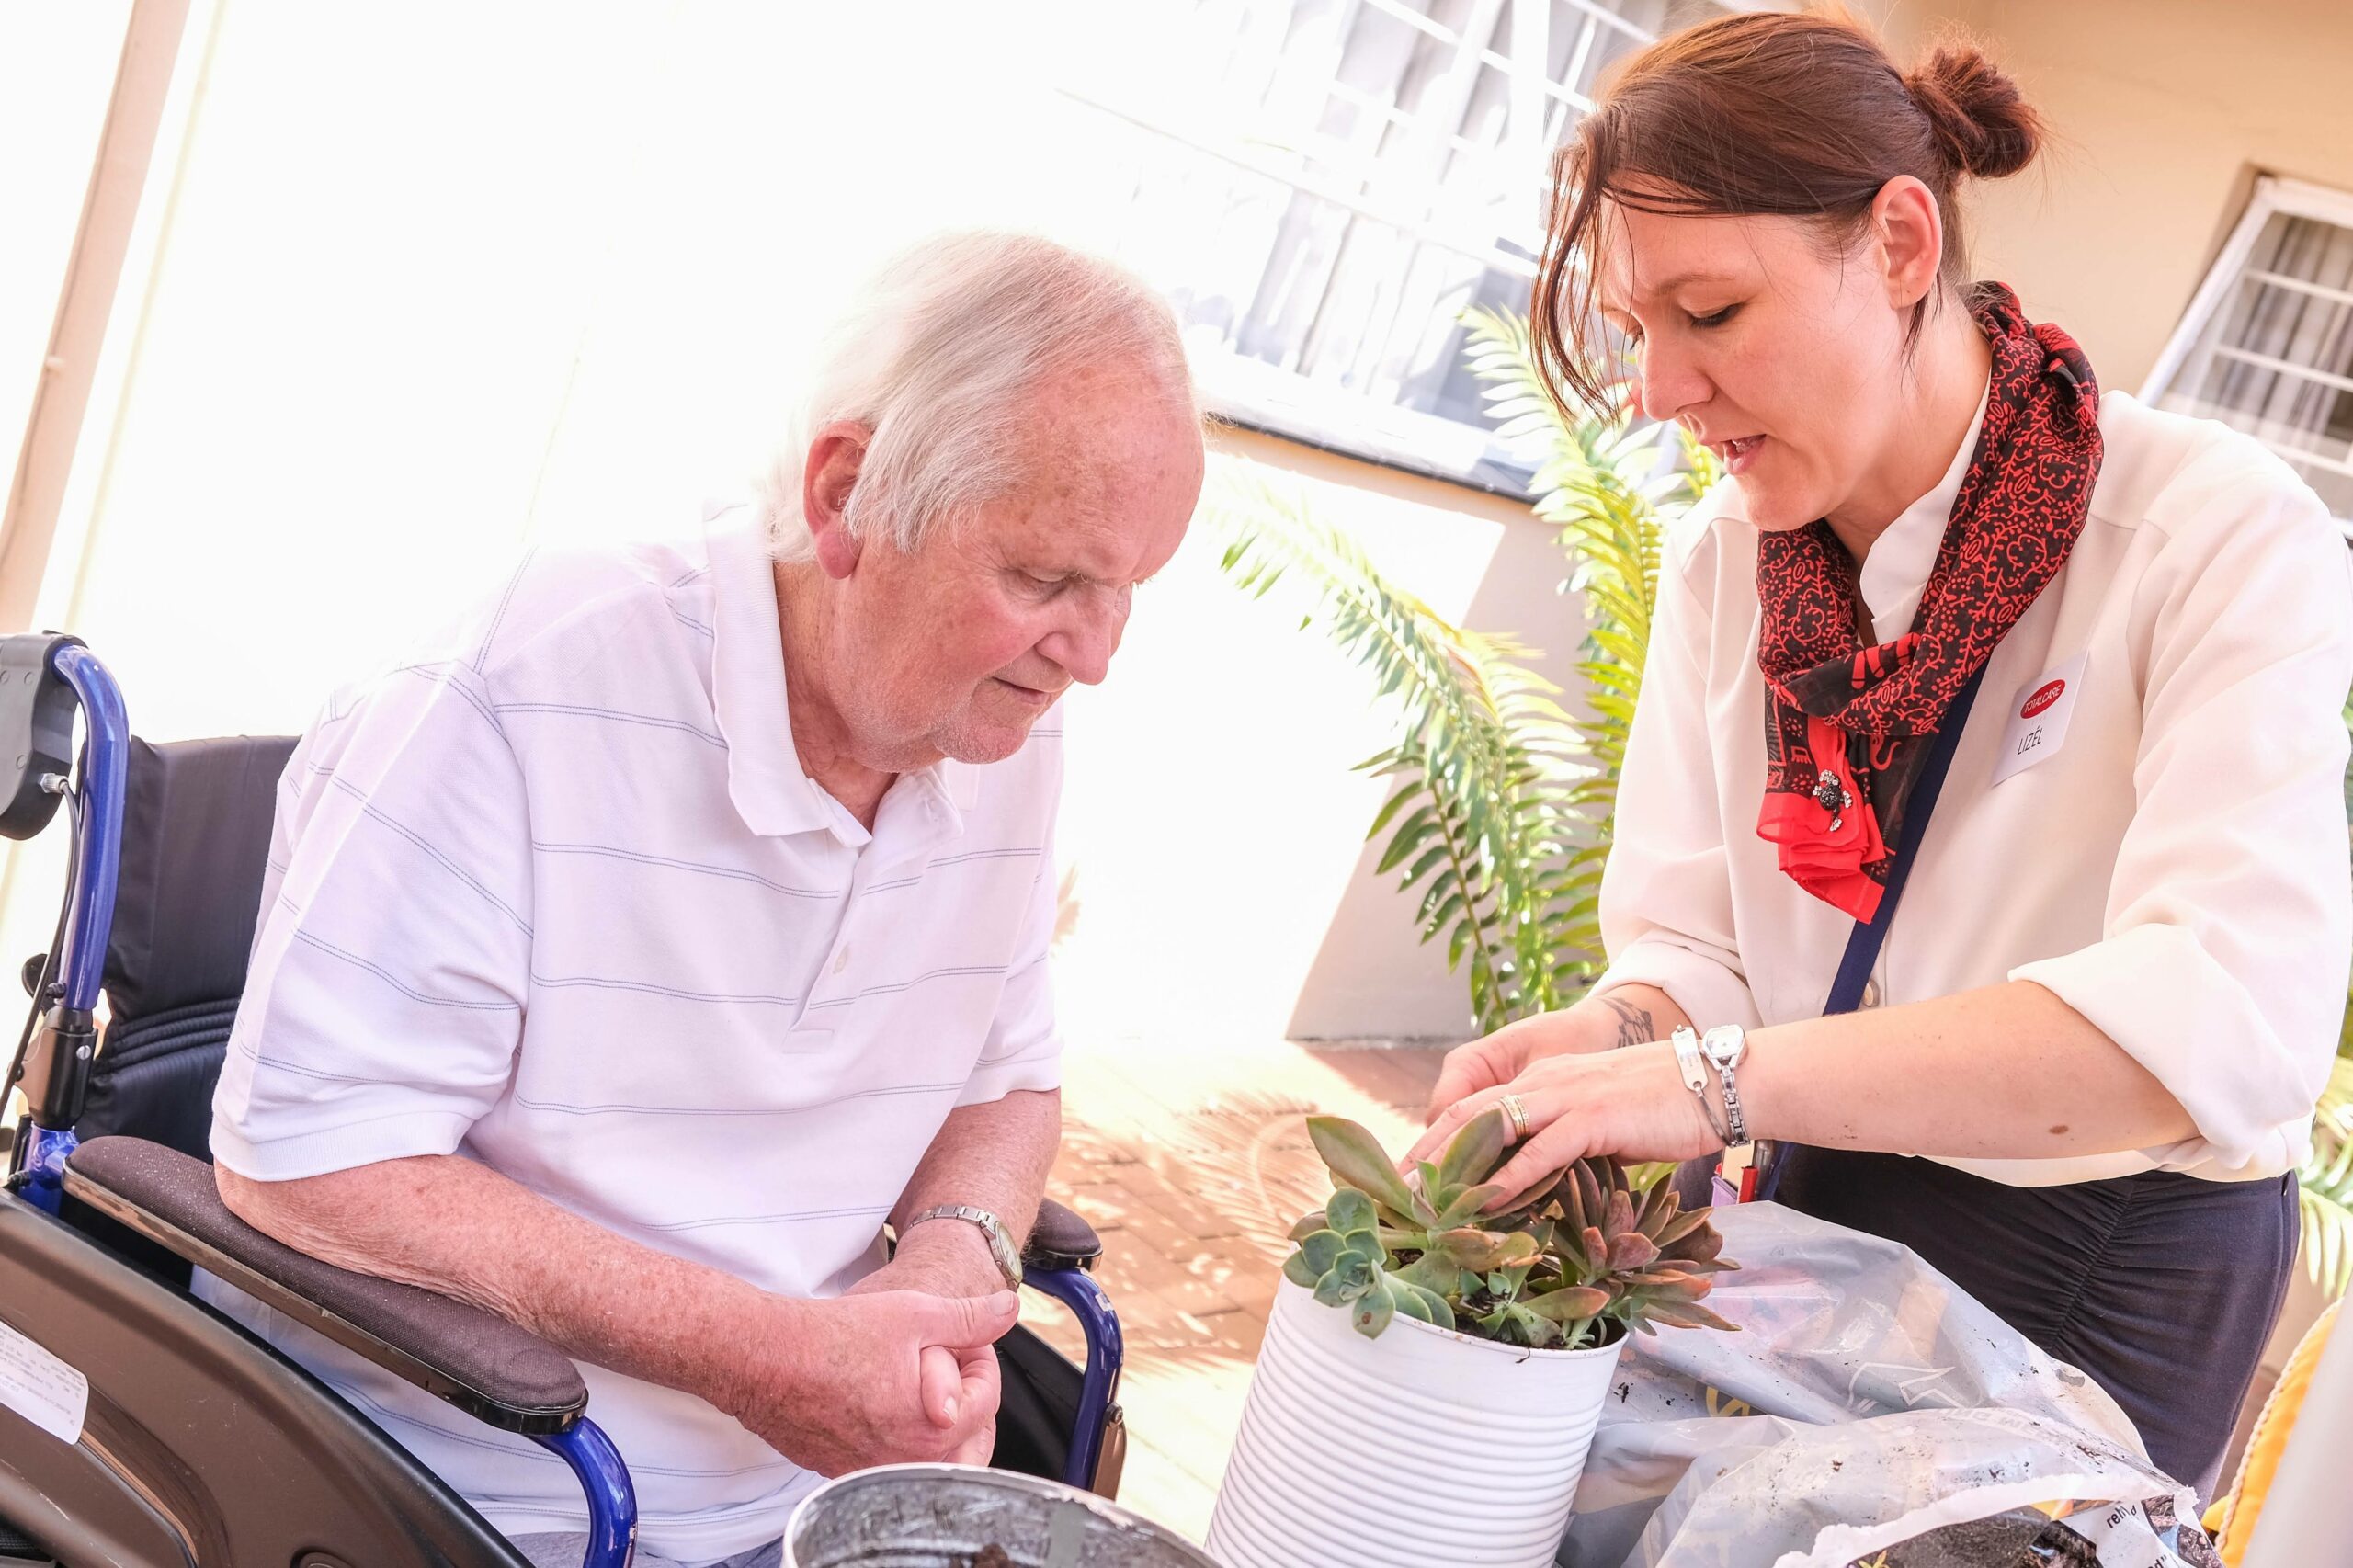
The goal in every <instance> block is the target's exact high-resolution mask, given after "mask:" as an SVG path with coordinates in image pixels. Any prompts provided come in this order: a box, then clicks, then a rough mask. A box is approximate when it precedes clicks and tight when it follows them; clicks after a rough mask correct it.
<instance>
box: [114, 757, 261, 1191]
mask: <svg viewBox="0 0 2353 1568" xmlns="http://www.w3.org/2000/svg"><path fill="white" fill-rule="evenodd" d="M293 750H294V740H293V737H292V736H290V735H261V736H254V735H240V736H236V737H233V738H230V739H223V740H204V741H173V742H169V743H166V744H151V743H149V742H146V741H133V742H131V764H130V768H129V783H128V788H127V790H126V792H125V798H124V801H123V813H122V873H121V881H120V884H119V892H117V893H116V895H115V913H114V928H113V932H112V934H111V936H110V937H109V938H108V943H107V961H106V994H107V1006H108V1015H109V1017H108V1025H107V1031H106V1038H105V1040H104V1042H103V1044H102V1045H101V1047H100V1049H99V1051H98V1059H97V1067H96V1069H95V1070H94V1071H93V1073H92V1074H91V1085H90V1098H89V1103H88V1106H87V1108H85V1111H84V1113H83V1116H82V1120H81V1124H80V1131H81V1133H82V1136H83V1137H84V1138H85V1139H87V1138H96V1137H100V1136H102V1135H105V1134H107V1133H129V1134H131V1136H133V1137H138V1138H144V1139H147V1140H149V1141H150V1142H156V1143H163V1144H166V1145H168V1146H169V1147H171V1148H175V1149H177V1150H179V1151H180V1152H181V1153H185V1154H192V1155H194V1156H195V1157H196V1158H198V1159H209V1158H210V1151H209V1149H208V1147H207V1140H206V1134H207V1131H208V1129H209V1128H210V1123H211V1111H212V1085H213V1083H214V1081H215V1080H217V1079H218V1078H219V1077H220V1075H221V1058H222V1051H224V1050H225V1049H226V1047H227V1044H228V1040H229V1027H230V1025H231V1024H232V1023H233V1022H234V1021H235V1019H236V1016H237V999H238V996H239V995H240V994H242V993H243V992H244V986H245V963H246V960H247V958H248V957H249V956H250V954H251V951H252V949H253V940H254V927H255V925H256V919H257V916H258V913H259V906H260V903H261V884H262V877H263V874H264V871H265V869H266V866H267V860H268V858H269V835H270V824H271V819H272V817H273V815H274V813H275V808H276V801H277V788H278V776H279V775H280V774H282V773H283V772H284V771H285V770H286V760H287V758H288V757H289V756H290V755H292V753H293Z"/></svg>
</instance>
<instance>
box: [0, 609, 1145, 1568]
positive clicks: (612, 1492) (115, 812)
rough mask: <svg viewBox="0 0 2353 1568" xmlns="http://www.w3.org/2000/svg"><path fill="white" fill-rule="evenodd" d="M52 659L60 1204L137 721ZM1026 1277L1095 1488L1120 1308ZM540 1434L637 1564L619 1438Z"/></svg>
mask: <svg viewBox="0 0 2353 1568" xmlns="http://www.w3.org/2000/svg"><path fill="white" fill-rule="evenodd" d="M49 663H50V670H51V672H53V673H54V674H55V675H56V676H58V678H59V679H61V680H63V682H64V683H65V685H66V686H67V687H69V688H70V689H71V690H72V692H73V694H74V701H75V703H76V704H77V705H78V706H79V708H80V710H81V713H82V719H83V725H84V730H85V738H84V746H83V751H82V760H81V765H80V767H79V769H78V772H79V775H80V777H79V779H78V782H77V781H75V780H73V779H69V778H63V777H60V776H57V775H51V776H48V777H45V778H42V779H41V780H40V788H41V789H42V790H45V791H47V792H49V793H52V794H59V795H64V796H68V797H71V798H72V804H73V805H74V869H73V883H72V892H71V895H70V898H69V901H68V903H67V907H66V909H65V912H64V916H63V920H62V922H61V925H60V930H61V936H60V939H59V941H58V943H57V945H56V948H55V957H54V959H53V960H52V962H53V963H54V966H55V969H56V971H58V978H56V979H54V980H51V979H49V978H47V976H46V975H45V976H44V986H43V988H44V990H45V991H46V992H47V993H48V995H47V996H44V997H42V998H40V1000H42V1001H49V1000H50V998H51V997H53V998H54V1000H53V1002H51V1006H49V1008H48V1010H47V1012H46V1014H45V1016H44V1018H43V1021H42V1024H41V1029H42V1032H43V1033H44V1034H45V1035H46V1036H48V1037H49V1038H48V1040H46V1041H45V1042H44V1043H45V1045H46V1047H47V1052H46V1054H47V1059H48V1062H49V1065H50V1072H49V1074H48V1082H47V1083H46V1084H41V1085H32V1084H28V1085H27V1086H28V1091H29V1092H28V1102H29V1109H28V1118H27V1119H28V1126H27V1129H26V1131H25V1133H24V1135H23V1136H21V1137H20V1138H19V1139H18V1140H17V1144H16V1147H15V1150H14V1153H13V1155H12V1165H13V1168H12V1170H11V1172H10V1175H11V1176H12V1177H15V1178H18V1179H17V1181H16V1183H15V1185H17V1187H18V1189H19V1191H20V1193H21V1195H22V1196H23V1198H24V1199H25V1200H26V1201H28V1202H29V1203H30V1204H31V1205H33V1206H34V1207H35V1208H38V1209H40V1210H44V1211H46V1212H47V1213H49V1214H51V1215H52V1216H54V1215H56V1214H58V1212H59V1210H60V1208H61V1205H62V1202H63V1196H64V1176H65V1162H66V1160H67V1158H68V1157H69V1156H70V1155H72V1153H74V1149H75V1147H76V1146H77V1145H78V1143H79V1142H80V1141H79V1139H78V1138H77V1137H76V1136H75V1132H74V1123H75V1122H76V1121H78V1120H79V1119H80V1116H81V1110H82V1106H83V1103H84V1099H85V1096H86V1094H87V1091H88V1086H89V1078H90V1069H91V1065H92V1062H93V1059H94V1058H95V1056H96V1054H97V1006H98V997H99V993H100V990H101V988H102V985H103V981H104V974H105V969H106V955H107V941H108V937H109V936H110V934H111V932H112V927H113V924H114V906H115V893H116V888H117V883H118V881H119V876H120V872H121V861H122V814H123V798H124V781H125V777H126V773H127V769H128V767H129V757H130V750H131V726H130V721H129V719H128V718H127V716H126V714H125V711H124V707H123V700H122V692H121V688H120V687H118V686H117V685H116V684H115V680H114V677H113V676H111V675H109V674H108V672H107V669H106V667H105V666H104V665H101V664H100V663H99V662H98V660H97V656H96V655H95V654H93V653H91V652H90V651H89V649H88V648H86V647H85V646H84V645H83V644H82V643H81V642H78V641H74V640H65V641H63V642H60V643H59V644H58V645H57V646H56V647H55V648H54V649H53V650H52V651H51V654H50V660H49ZM1023 1282H1024V1283H1025V1284H1027V1285H1028V1286H1029V1287H1030V1288H1031V1289H1033V1290H1041V1291H1043V1292H1044V1293H1046V1294H1047V1295H1049V1296H1051V1297H1053V1298H1054V1299H1055V1300H1057V1301H1061V1302H1062V1303H1063V1305H1065V1306H1066V1307H1068V1308H1069V1309H1070V1311H1071V1312H1073V1313H1074V1315H1075V1316H1076V1318H1077V1319H1078V1322H1079V1324H1080V1326H1081V1328H1082V1330H1083V1331H1084V1333H1085V1335H1086V1345H1087V1358H1086V1373H1085V1377H1084V1382H1083V1384H1082V1392H1081V1395H1080V1400H1079V1409H1078V1413H1077V1418H1076V1422H1075V1424H1074V1426H1073V1429H1072V1433H1071V1444H1070V1455H1069V1459H1068V1460H1067V1462H1066V1463H1065V1465H1064V1467H1063V1476H1062V1479H1063V1481H1064V1482H1065V1483H1069V1484H1070V1485H1073V1486H1076V1487H1079V1488H1082V1489H1085V1488H1086V1487H1087V1486H1089V1485H1090V1484H1091V1483H1092V1482H1093V1480H1094V1477H1095V1474H1096V1470H1097V1464H1098V1463H1099V1462H1100V1460H1101V1456H1102V1450H1103V1442H1104V1436H1105V1427H1106V1418H1107V1415H1108V1411H1109V1409H1110V1405H1111V1398H1112V1391H1113V1390H1114V1389H1115V1388H1116V1387H1117V1386H1118V1381H1119V1376H1120V1367H1121V1364H1122V1362H1123V1360H1124V1346H1123V1345H1122V1342H1121V1338H1120V1323H1119V1319H1118V1317H1117V1316H1116V1315H1115V1314H1114V1313H1113V1312H1112V1309H1111V1302H1110V1298H1109V1297H1108V1296H1106V1295H1105V1294H1104V1293H1103V1291H1102V1290H1101V1288H1100V1287H1098V1286H1097V1284H1096V1283H1095V1281H1094V1280H1093V1279H1092V1278H1089V1277H1088V1276H1087V1274H1086V1272H1085V1270H1083V1269H1079V1268H1041V1267H1029V1268H1027V1269H1025V1271H1024V1278H1023ZM532 1440H533V1441H535V1442H538V1443H540V1444H541V1445H543V1446H545V1447H546V1448H548V1449H552V1450H554V1451H555V1452H556V1453H558V1454H560V1455H562V1456H563V1460H564V1462H565V1463H567V1464H569V1465H570V1466H571V1467H572V1471H573V1473H574V1476H575V1477H577V1478H578V1480H579V1482H580V1486H581V1490H582V1492H583V1493H584V1494H585V1495H586V1498H587V1503H588V1517H589V1526H588V1551H587V1554H586V1555H585V1558H584V1559H583V1560H582V1561H583V1565H584V1568H627V1565H628V1563H629V1562H630V1561H631V1557H632V1556H633V1555H634V1551H635V1542H636V1537H637V1494H636V1489H635V1487H634V1486H633V1485H632V1484H631V1481H630V1474H629V1466H628V1465H627V1464H626V1463H625V1462H624V1461H623V1460H622V1459H621V1455H620V1449H617V1448H615V1447H614V1446H613V1442H612V1439H611V1438H609V1437H607V1436H606V1435H605V1433H604V1430H603V1429H602V1428H601V1427H599V1426H597V1424H596V1423H595V1422H594V1421H591V1420H589V1419H588V1418H587V1417H586V1416H585V1415H581V1416H578V1417H576V1418H575V1419H574V1420H573V1421H572V1423H571V1424H570V1425H568V1426H565V1427H564V1428H563V1430H562V1431H559V1432H552V1433H547V1434H542V1435H537V1436H535V1437H533V1439H532Z"/></svg>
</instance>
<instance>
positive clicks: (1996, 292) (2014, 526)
mask: <svg viewBox="0 0 2353 1568" xmlns="http://www.w3.org/2000/svg"><path fill="white" fill-rule="evenodd" d="M1969 310H1970V314H1971V315H1972V316H1973V317H1974V318H1975V319H1976V322H1977V324H1978V326H1979V327H1980V328H1981V329H1982V330H1983V331H1984V334H1985V337H1986V341H1987V342H1988V344H1990V345H1991V347H1992V348H1993V351H1994V372H1993V381H1992V385H1991V387H1990V388H1989V389H1988V392H1987V394H1986V399H1985V423H1984V429H1983V431H1982V433H1981V434H1980V435H1979V437H1978V438H1977V449H1976V451H1975V453H1974V454H1972V456H1971V458H1970V460H1969V471H1968V472H1967V473H1965V474H1964V475H1962V477H1961V493H1960V494H1959V495H1958V496H1956V497H1955V498H1954V501H1953V507H1952V520H1951V521H1950V522H1949V523H1948V524H1947V525H1946V526H1945V535H1944V542H1943V544H1942V545H1941V546H1940V547H1939V548H1938V551H1937V564H1936V567H1935V569H1934V570H1933V571H1931V572H1930V573H1929V574H1928V583H1927V588H1926V589H1925V590H1923V591H1922V593H1921V596H1920V608H1919V613H1918V614H1917V615H1915V617H1914V618H1913V621H1912V630H1911V631H1908V632H1906V633H1905V634H1904V635H1903V636H1901V637H1898V638H1897V639H1896V640H1895V641H1894V642H1882V643H1880V644H1879V645H1878V646H1876V647H1866V646H1863V645H1862V642H1861V641H1860V639H1859V637H1858V636H1857V635H1856V630H1855V629H1856V626H1857V618H1856V592H1857V585H1856V565H1855V562H1854V560H1853V558H1852V557H1851V556H1849V555H1848V554H1847V549H1846V546H1844V545H1842V544H1840V543H1839V542H1838V537H1837V536H1836V534H1834V533H1832V532H1831V531H1830V525H1829V523H1828V522H1826V521H1815V522H1813V523H1809V524H1807V525H1806V526H1805V527H1804V528H1795V529H1791V530H1790V531H1788V532H1783V533H1768V534H1765V535H1763V536H1761V537H1760V538H1759V539H1758V540H1757V541H1756V597H1757V600H1758V602H1759V604H1760V605H1761V606H1762V608H1763V610H1764V631H1763V641H1762V643H1761V645H1760V646H1759V648H1758V651H1757V664H1758V665H1760V666H1761V667H1762V668H1763V670H1764V672H1765V685H1766V688H1767V689H1766V708H1767V713H1766V719H1765V756H1766V767H1765V806H1764V810H1763V812H1761V813H1760V814H1759V816H1758V817H1757V821H1756V831H1757V832H1758V833H1759V834H1760V835H1763V836H1764V837H1765V838H1767V839H1768V840H1770V841H1771V842H1772V843H1774V844H1777V845H1779V846H1780V859H1781V869H1782V870H1784V871H1786V872H1788V873H1789V874H1790V876H1791V877H1793V878H1795V879H1796V880H1797V882H1798V885H1799V886H1801V887H1802V888H1804V889H1805V890H1806V891H1807V892H1810V893H1812V894H1813V895H1814V896H1815V897H1816V898H1819V899H1821V900H1823V901H1824V903H1831V904H1835V905H1836V906H1837V907H1838V908H1840V909H1843V910H1845V911H1846V912H1847V914H1849V915H1853V916H1854V917H1855V918H1856V919H1858V920H1865V921H1867V920H1870V918H1871V917H1872V915H1875V914H1877V913H1878V911H1879V901H1880V895H1881V892H1882V891H1883V890H1884V889H1885V887H1886V885H1887V874H1888V871H1889V869H1890V868H1891V867H1892V866H1893V849H1892V846H1893V845H1895V844H1898V843H1900V842H1902V838H1901V834H1902V830H1903V816H1904V799H1905V797H1906V796H1907V795H1909V794H1910V793H1911V790H1912V781H1913V779H1914V778H1916V777H1917V776H1918V774H1919V771H1920V764H1921V762H1922V760H1923V759H1924V758H1925V757H1926V756H1927V751H1928V747H1927V744H1925V743H1926V740H1927V737H1928V736H1931V735H1934V734H1935V733H1937V727H1938V725H1939V724H1940V723H1942V722H1944V717H1945V712H1946V710H1947V709H1948V708H1949V707H1950V706H1951V704H1952V701H1953V699H1955V698H1956V697H1958V696H1959V695H1960V694H1961V688H1962V687H1965V686H1967V685H1968V684H1969V679H1970V677H1971V676H1974V675H1975V674H1976V673H1977V672H1978V671H1979V670H1981V669H1983V668H1984V665H1985V661H1986V660H1987V659H1989V658H1991V657H1992V656H1993V653H1994V645H1995V643H1997V642H2000V641H2001V640H2002V635H2003V633H2005V632H2006V631H2009V629H2010V628H2011V627H2012V626H2013V625H2015V624H2016V623H2017V621H2018V617H2020V616H2022V615H2024V614H2025V613H2026V610H2027V607H2028V606H2029V605H2031V604H2032V603H2034V600H2035V596H2036V595H2038V594H2040V593H2041V592H2042V589H2043V586H2044V585H2046V584H2048V583H2049V582H2050V581H2051V579H2052V577H2054V576H2056V575H2058V573H2059V568H2060V567H2061V566H2062V565H2063V564H2065V562H2066V560H2067V552H2068V551H2070V550H2072V549H2074V548H2075V539H2076V536H2077V535H2079V534H2081V533H2082V532H2083V531H2084V518H2085V517H2086V514H2087V512H2088V511H2089V510H2090V506H2091V497H2092V481H2093V480H2094V479H2096V478H2097V476H2098V474H2099V460H2100V437H2099V388H2098V386H2097V384H2096V383H2095V382H2094V381H2093V379H2092V368H2091V364H2090V362H2089V361H2087V360H2086V358H2084V351H2083V350H2082V349H2081V348H2078V347H2076V346H2075V339H2074V338H2072V337H2069V336H2068V335H2066V334H2065V333H2063V332H2062V331H2060V330H2059V329H2058V328H2057V327H2055V326H2038V325H2036V324H2034V323H2032V322H2029V321H2028V320H2027V319H2026V317H2025V315H2024V314H2023V313H2022V312H2020V310H2019V308H2018V296H2017V295H2016V294H2013V293H2012V292H2011V291H2010V290H2008V289H2006V288H2005V287H2004V286H2003V285H2001V284H1999V283H1984V284H1979V285H1978V286H1977V287H1976V288H1975V289H1974V290H1972V291H1971V298H1970V302H1969Z"/></svg>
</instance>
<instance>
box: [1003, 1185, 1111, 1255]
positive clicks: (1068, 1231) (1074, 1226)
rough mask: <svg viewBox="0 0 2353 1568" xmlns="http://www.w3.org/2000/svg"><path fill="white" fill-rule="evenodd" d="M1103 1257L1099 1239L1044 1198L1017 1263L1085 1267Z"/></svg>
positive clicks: (1083, 1223) (1075, 1217)
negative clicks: (1027, 1241)
mask: <svg viewBox="0 0 2353 1568" xmlns="http://www.w3.org/2000/svg"><path fill="white" fill-rule="evenodd" d="M1101 1256H1103V1242H1102V1238H1101V1237H1099V1236H1097V1234H1096V1233H1095V1227H1094V1226H1092V1225H1090V1224H1088V1223H1087V1222H1086V1221H1085V1220H1082V1219H1080V1218H1079V1217H1078V1215H1076V1214H1075V1213H1074V1212H1072V1211H1071V1210H1068V1209H1065V1208H1063V1206H1062V1205H1061V1204H1059V1203H1057V1202H1055V1201H1054V1200H1053V1199H1051V1198H1048V1199H1041V1200H1040V1202H1039V1204H1038V1218H1037V1221H1036V1222H1035V1223H1033V1224H1032V1225H1031V1226H1030V1227H1029V1244H1028V1245H1026V1246H1024V1247H1023V1248H1022V1249H1021V1261H1022V1262H1023V1263H1024V1264H1026V1265H1028V1266H1029V1267H1031V1268H1086V1267H1089V1266H1090V1265H1092V1264H1093V1263H1094V1262H1095V1260H1096V1259H1097V1258H1098V1257H1101Z"/></svg>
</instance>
